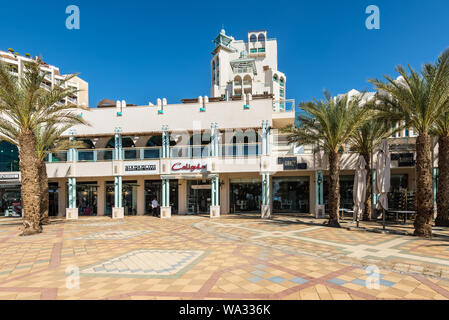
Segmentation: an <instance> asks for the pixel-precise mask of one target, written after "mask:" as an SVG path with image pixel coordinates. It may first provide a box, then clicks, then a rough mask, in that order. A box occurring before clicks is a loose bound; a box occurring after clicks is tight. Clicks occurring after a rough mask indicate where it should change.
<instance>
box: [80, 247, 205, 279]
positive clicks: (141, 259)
mask: <svg viewBox="0 0 449 320" xmlns="http://www.w3.org/2000/svg"><path fill="white" fill-rule="evenodd" d="M204 255H205V251H200V250H197V251H188V250H133V251H131V252H128V253H126V254H123V255H120V256H118V257H115V258H112V259H109V260H107V261H104V262H102V263H99V264H95V265H93V266H90V267H87V268H83V270H82V272H81V274H82V275H94V276H128V277H166V276H180V275H181V274H182V273H183V272H185V271H186V270H187V269H188V268H189V267H191V266H192V265H193V264H194V263H195V262H198V260H199V259H200V258H202V257H203V256H204Z"/></svg>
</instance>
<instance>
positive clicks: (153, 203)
mask: <svg viewBox="0 0 449 320" xmlns="http://www.w3.org/2000/svg"><path fill="white" fill-rule="evenodd" d="M158 207H159V204H158V203H157V199H156V198H154V199H153V201H152V202H151V208H152V209H153V217H156V216H157V209H158Z"/></svg>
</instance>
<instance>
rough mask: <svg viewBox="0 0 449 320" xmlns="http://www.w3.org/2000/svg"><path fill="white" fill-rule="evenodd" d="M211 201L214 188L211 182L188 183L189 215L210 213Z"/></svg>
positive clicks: (194, 181)
mask: <svg viewBox="0 0 449 320" xmlns="http://www.w3.org/2000/svg"><path fill="white" fill-rule="evenodd" d="M211 201H212V186H211V182H210V180H188V181H187V213H189V214H203V213H209V212H210V205H211Z"/></svg>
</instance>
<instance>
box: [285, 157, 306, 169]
mask: <svg viewBox="0 0 449 320" xmlns="http://www.w3.org/2000/svg"><path fill="white" fill-rule="evenodd" d="M278 164H282V165H283V169H284V170H286V171H287V170H307V163H298V159H297V158H296V157H282V158H278Z"/></svg>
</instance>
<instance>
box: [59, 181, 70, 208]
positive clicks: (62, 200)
mask: <svg viewBox="0 0 449 320" xmlns="http://www.w3.org/2000/svg"><path fill="white" fill-rule="evenodd" d="M67 186H68V182H67V183H66V182H65V181H63V180H62V181H58V217H63V216H64V213H65V210H66V203H67Z"/></svg>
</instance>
